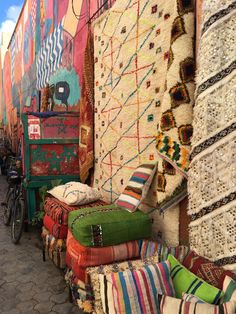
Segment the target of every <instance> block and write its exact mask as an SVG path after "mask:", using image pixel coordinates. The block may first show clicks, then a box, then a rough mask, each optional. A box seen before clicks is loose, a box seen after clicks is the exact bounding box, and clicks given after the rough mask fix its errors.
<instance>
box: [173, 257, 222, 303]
mask: <svg viewBox="0 0 236 314" xmlns="http://www.w3.org/2000/svg"><path fill="white" fill-rule="evenodd" d="M168 260H169V262H170V264H171V273H170V274H171V278H172V280H173V284H174V287H175V292H176V297H177V298H180V299H181V298H182V295H183V293H189V294H193V295H195V296H196V297H198V298H200V299H201V300H203V301H205V302H207V303H212V304H217V302H218V301H219V299H220V298H221V297H222V296H223V292H222V291H221V290H219V289H218V288H215V287H213V286H211V285H210V284H208V283H207V282H205V281H204V280H202V279H200V278H198V277H197V276H196V275H194V274H193V273H191V272H190V271H189V270H188V269H187V268H185V267H184V266H183V265H181V264H180V263H179V262H178V261H177V259H176V258H175V257H174V256H173V255H171V254H169V255H168Z"/></svg>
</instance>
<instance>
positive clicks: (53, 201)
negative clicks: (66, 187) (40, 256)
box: [42, 196, 106, 268]
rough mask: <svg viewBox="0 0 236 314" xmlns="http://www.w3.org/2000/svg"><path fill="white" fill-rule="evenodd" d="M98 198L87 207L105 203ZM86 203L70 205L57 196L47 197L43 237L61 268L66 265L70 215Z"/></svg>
mask: <svg viewBox="0 0 236 314" xmlns="http://www.w3.org/2000/svg"><path fill="white" fill-rule="evenodd" d="M105 204H106V203H105V202H103V201H101V200H98V201H95V202H92V203H90V204H87V205H86V207H94V206H99V205H105ZM83 207H85V205H77V206H69V205H67V204H66V203H63V202H61V201H59V200H58V199H57V198H55V197H52V196H48V197H46V199H45V203H44V210H45V216H44V219H43V224H44V227H43V230H42V239H43V244H44V249H45V251H46V252H47V253H48V256H49V258H50V259H51V260H52V261H53V263H54V264H55V265H56V266H57V267H59V268H65V267H66V263H65V261H66V238H67V233H68V215H69V213H70V212H71V211H74V210H79V209H80V208H83Z"/></svg>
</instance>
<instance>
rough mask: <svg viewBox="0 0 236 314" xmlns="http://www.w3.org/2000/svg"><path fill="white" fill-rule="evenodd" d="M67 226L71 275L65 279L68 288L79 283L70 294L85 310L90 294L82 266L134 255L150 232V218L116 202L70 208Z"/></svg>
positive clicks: (129, 258) (106, 262)
mask: <svg viewBox="0 0 236 314" xmlns="http://www.w3.org/2000/svg"><path fill="white" fill-rule="evenodd" d="M68 227H69V230H68V237H67V252H66V264H67V266H68V268H69V269H70V270H71V276H70V278H73V279H71V280H70V282H69V283H70V286H71V289H72V291H74V290H76V289H74V287H75V286H78V283H79V285H80V287H81V289H80V291H79V293H78V292H77V294H79V295H74V297H75V299H79V300H80V301H81V302H82V303H83V310H85V308H84V307H89V306H88V304H90V302H91V298H92V295H91V291H89V290H88V291H87V290H86V289H85V287H86V284H85V283H86V282H87V275H86V269H87V268H88V267H91V266H100V265H104V264H110V263H114V262H117V261H125V260H132V259H134V258H138V257H139V255H140V247H141V243H142V239H146V238H150V236H151V228H152V221H151V219H150V218H149V217H148V215H146V214H144V213H142V212H141V211H136V212H135V213H129V212H128V211H126V210H124V209H122V208H121V207H119V206H117V205H106V206H98V207H93V208H83V209H80V210H75V211H73V212H70V214H69V221H68ZM67 281H69V280H68V278H67ZM84 302H85V303H84ZM90 307H91V304H90Z"/></svg>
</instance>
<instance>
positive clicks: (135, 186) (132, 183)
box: [116, 164, 156, 212]
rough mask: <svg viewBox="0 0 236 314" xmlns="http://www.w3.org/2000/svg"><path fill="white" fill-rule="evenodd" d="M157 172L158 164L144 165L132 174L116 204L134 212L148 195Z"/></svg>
mask: <svg viewBox="0 0 236 314" xmlns="http://www.w3.org/2000/svg"><path fill="white" fill-rule="evenodd" d="M155 172H156V164H143V165H141V166H139V167H138V168H137V169H136V170H135V172H134V173H133V174H132V176H131V178H130V179H129V182H128V184H127V186H126V187H125V189H124V191H123V192H122V193H121V195H120V197H119V198H118V200H117V202H116V204H117V205H118V206H120V207H123V208H125V209H127V210H128V211H130V212H134V211H135V210H136V209H137V208H138V206H139V204H140V203H141V202H142V200H143V199H144V198H145V196H146V195H147V193H148V190H149V187H150V185H151V183H152V179H153V176H154V174H155Z"/></svg>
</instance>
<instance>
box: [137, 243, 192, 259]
mask: <svg viewBox="0 0 236 314" xmlns="http://www.w3.org/2000/svg"><path fill="white" fill-rule="evenodd" d="M188 252H189V247H188V246H185V245H179V246H176V247H168V246H167V245H166V244H164V243H161V242H158V241H150V240H144V241H142V246H141V251H140V257H141V258H142V259H143V258H146V257H149V256H153V255H157V256H158V261H159V262H162V261H165V260H167V257H168V255H169V254H172V255H173V256H174V257H175V258H176V259H177V260H178V261H179V262H180V263H182V262H183V260H184V258H185V256H186V255H187V254H188Z"/></svg>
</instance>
